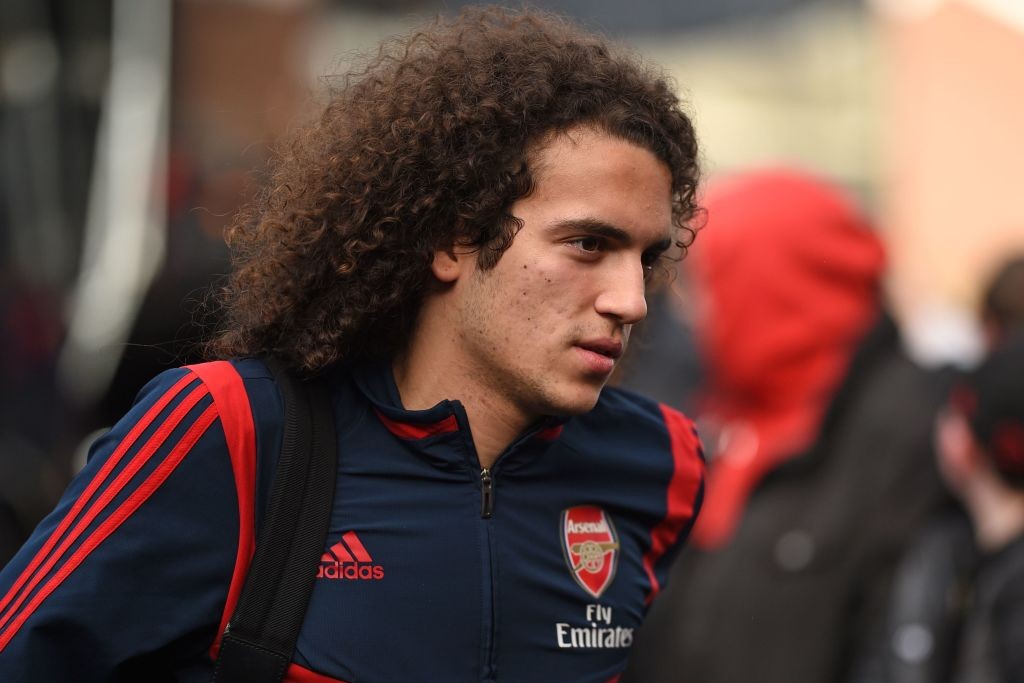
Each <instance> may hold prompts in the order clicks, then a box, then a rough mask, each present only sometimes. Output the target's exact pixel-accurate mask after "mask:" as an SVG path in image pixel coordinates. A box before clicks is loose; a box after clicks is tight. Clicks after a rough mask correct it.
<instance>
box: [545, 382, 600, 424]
mask: <svg viewBox="0 0 1024 683" xmlns="http://www.w3.org/2000/svg"><path fill="white" fill-rule="evenodd" d="M603 387H604V385H603V384H602V385H601V386H600V387H596V388H588V389H587V390H584V391H574V392H572V393H571V395H566V396H561V397H559V398H558V400H556V401H552V402H551V405H550V406H549V410H548V411H546V412H548V414H550V415H556V416H559V417H572V416H573V415H583V414H585V413H589V412H590V411H591V410H593V409H594V406H596V405H597V400H598V399H599V398H600V397H601V390H602V389H603Z"/></svg>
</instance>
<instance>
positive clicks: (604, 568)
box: [562, 505, 619, 598]
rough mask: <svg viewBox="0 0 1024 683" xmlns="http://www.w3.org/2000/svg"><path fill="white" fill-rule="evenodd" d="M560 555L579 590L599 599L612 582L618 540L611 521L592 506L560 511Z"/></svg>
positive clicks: (580, 506) (617, 551) (616, 561)
mask: <svg viewBox="0 0 1024 683" xmlns="http://www.w3.org/2000/svg"><path fill="white" fill-rule="evenodd" d="M562 552H563V553H564V554H565V561H566V564H568V565H569V572H570V573H571V574H572V578H574V579H576V583H578V584H579V585H580V587H581V588H582V589H583V590H585V591H587V592H588V593H590V594H591V595H593V596H594V597H595V598H599V597H601V594H602V593H604V591H605V589H606V588H608V586H610V585H611V583H612V579H614V578H615V567H616V566H617V564H618V560H619V539H618V536H616V535H615V527H614V526H612V520H611V517H609V516H608V515H607V514H606V513H605V511H604V510H602V509H601V508H599V507H597V506H594V505H577V506H576V507H571V508H568V509H567V510H563V511H562Z"/></svg>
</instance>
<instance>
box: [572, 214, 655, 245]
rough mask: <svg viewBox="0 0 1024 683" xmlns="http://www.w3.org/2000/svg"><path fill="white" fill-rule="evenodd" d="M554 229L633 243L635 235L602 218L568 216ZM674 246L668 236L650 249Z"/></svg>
mask: <svg viewBox="0 0 1024 683" xmlns="http://www.w3.org/2000/svg"><path fill="white" fill-rule="evenodd" d="M553 229H554V230H556V231H558V232H562V231H569V230H579V231H580V232H585V233H587V234H589V235H595V236H598V237H604V238H606V239H610V240H613V241H616V242H621V243H622V244H631V243H632V242H633V236H632V235H630V234H629V233H628V232H626V231H625V230H623V229H622V228H619V227H616V226H614V225H612V224H611V223H605V222H604V221H602V220H598V219H596V218H568V219H566V220H564V221H559V222H557V223H555V225H554V226H553ZM671 246H672V240H671V239H670V238H668V237H666V238H665V239H662V240H659V241H657V242H655V243H653V244H651V246H650V247H648V251H656V252H664V251H668V249H669V248H670V247H671Z"/></svg>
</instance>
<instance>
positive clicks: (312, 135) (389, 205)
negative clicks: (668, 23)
mask: <svg viewBox="0 0 1024 683" xmlns="http://www.w3.org/2000/svg"><path fill="white" fill-rule="evenodd" d="M329 95H330V99H329V103H328V104H327V106H326V109H325V111H324V112H323V115H322V116H321V117H320V118H319V120H317V121H316V122H315V123H313V124H312V125H310V126H308V127H306V128H304V129H302V130H300V131H299V132H298V133H297V135H296V136H295V138H294V139H293V140H292V141H291V142H290V143H289V144H288V145H286V146H285V147H284V148H283V149H282V150H281V151H279V152H278V154H277V157H276V159H275V163H276V168H275V170H274V172H273V174H272V177H271V182H270V183H269V186H268V187H267V188H266V189H265V190H264V191H263V193H262V194H261V195H260V196H259V197H258V198H257V199H256V200H255V201H254V202H252V203H251V204H250V205H248V206H247V207H245V208H243V209H242V210H241V212H240V213H239V214H238V215H237V216H236V217H235V219H234V221H233V223H232V224H231V225H230V227H229V228H228V231H227V239H228V244H229V245H230V247H231V249H232V254H233V262H234V272H233V274H232V275H231V276H230V278H229V280H228V281H227V284H226V286H225V287H224V288H223V289H222V290H221V291H220V293H219V303H220V310H221V313H222V316H223V318H222V323H221V325H222V327H221V329H220V332H219V333H218V335H217V336H216V337H215V338H214V339H213V340H212V341H211V342H210V344H209V346H208V351H209V352H210V353H211V354H212V355H215V356H242V355H259V354H274V355H277V356H279V357H282V358H284V359H285V360H286V361H287V362H288V363H289V364H290V365H292V366H293V367H296V368H299V369H302V370H305V371H307V372H315V371H317V370H319V369H321V368H324V367H325V366H327V365H330V364H331V363H334V362H336V361H338V360H348V361H350V360H361V359H365V358H371V357H388V356H390V355H392V354H394V353H396V352H397V351H399V350H401V348H402V347H403V345H404V343H405V342H406V340H407V339H408V336H409V334H410V331H411V329H412V326H413V324H414V323H415V320H416V316H417V313H418V311H419V309H420V304H421V302H422V300H423V295H424V293H425V292H426V291H428V288H429V287H430V285H431V283H432V276H431V271H430V263H431V259H432V255H433V254H434V253H435V252H436V251H437V250H439V249H446V248H450V247H452V246H453V245H455V244H459V245H465V246H470V247H473V248H477V249H479V253H478V257H477V258H478V266H479V267H480V268H483V269H487V268H491V267H493V266H494V265H495V264H496V263H497V261H498V260H499V259H500V258H501V254H502V253H503V252H504V250H505V249H506V248H507V247H508V246H509V244H510V243H511V241H512V239H513V238H514V237H515V234H516V231H517V230H518V228H519V227H520V226H521V223H520V222H519V221H518V220H517V219H516V218H515V217H514V216H513V215H512V214H511V213H510V210H511V207H512V205H513V203H514V202H515V201H516V200H518V199H520V198H522V197H525V196H526V195H528V194H529V193H530V191H531V190H532V188H533V184H534V179H533V176H532V175H531V172H530V157H531V152H532V151H535V149H536V147H537V145H538V144H542V143H543V141H544V139H546V137H547V136H549V135H551V134H553V133H558V132H564V131H566V130H568V129H569V128H571V127H573V126H576V125H580V124H587V125H592V126H594V127H597V128H598V129H601V130H603V131H605V132H608V133H610V134H612V135H615V136H618V137H620V138H622V139H625V140H627V141H629V142H632V143H634V144H637V145H639V146H642V147H644V148H646V149H649V150H650V151H651V152H653V153H654V154H655V155H656V156H657V157H658V158H660V159H661V160H663V161H664V162H665V163H666V164H667V166H668V168H669V169H670V171H671V175H672V200H673V221H674V225H675V227H676V228H677V229H678V232H677V243H678V245H679V246H680V248H681V249H683V250H685V248H686V247H687V246H688V245H689V243H690V242H691V241H692V239H693V235H694V230H693V228H692V227H691V225H690V223H691V219H692V218H693V216H694V214H695V212H696V211H697V207H696V203H695V191H696V186H697V182H698V177H699V169H698V163H697V142H696V137H695V134H694V130H693V126H692V124H691V122H690V120H689V118H688V117H687V116H686V114H685V113H684V111H683V109H682V106H681V104H680V101H679V99H678V97H677V96H676V95H675V93H674V92H673V89H672V87H671V85H670V83H669V81H668V79H667V78H665V77H664V76H663V75H661V74H660V73H658V72H657V71H654V70H653V69H651V68H650V67H648V66H646V65H645V64H643V63H641V62H640V61H639V60H638V59H636V58H635V57H633V56H631V55H629V54H626V53H623V52H621V51H618V50H616V49H613V48H612V47H610V46H609V44H608V43H607V42H606V41H605V40H603V39H601V38H599V37H597V36H594V35H592V34H590V33H587V32H585V31H583V30H582V29H580V28H579V27H577V26H574V25H572V24H571V23H569V22H568V21H566V20H564V19H562V18H560V17H557V16H554V15H551V14H547V13H543V12H539V11H535V10H527V11H522V12H512V11H509V10H504V9H497V8H484V9H481V8H475V9H467V10H464V11H463V12H462V13H460V14H459V16H458V17H457V18H455V19H454V20H443V19H437V20H435V21H434V22H433V23H432V24H430V25H429V26H427V27H425V28H421V29H419V30H416V31H414V32H413V33H411V34H409V35H408V36H404V37H401V38H397V39H393V40H390V41H387V42H386V43H384V44H383V45H382V46H381V48H380V51H379V53H378V54H377V55H376V56H375V57H374V58H372V59H370V60H369V62H368V64H367V66H366V68H365V69H363V70H361V71H359V72H358V73H353V74H349V75H348V76H346V77H344V78H343V79H342V80H341V81H340V85H338V86H336V87H335V88H334V89H333V91H332V92H330V93H329Z"/></svg>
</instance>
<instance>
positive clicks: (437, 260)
mask: <svg viewBox="0 0 1024 683" xmlns="http://www.w3.org/2000/svg"><path fill="white" fill-rule="evenodd" d="M469 256H470V255H469V254H467V253H466V252H459V251H457V250H456V249H455V247H451V248H449V249H438V250H437V251H435V252H434V259H433V260H432V261H431V262H430V270H431V271H432V272H433V273H434V277H435V278H437V280H438V281H439V282H443V283H445V284H451V283H453V282H455V281H456V280H458V279H459V275H460V274H461V273H462V269H463V267H464V266H465V260H466V258H468V257H469Z"/></svg>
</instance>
